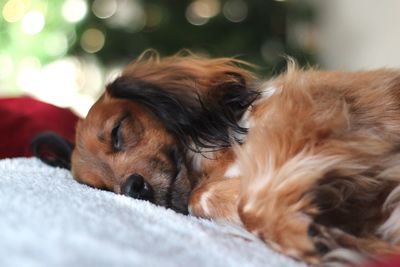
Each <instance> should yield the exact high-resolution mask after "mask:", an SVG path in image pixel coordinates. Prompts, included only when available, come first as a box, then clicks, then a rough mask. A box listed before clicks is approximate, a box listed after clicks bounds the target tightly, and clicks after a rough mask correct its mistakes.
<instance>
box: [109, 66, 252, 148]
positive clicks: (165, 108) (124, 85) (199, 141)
mask: <svg viewBox="0 0 400 267" xmlns="http://www.w3.org/2000/svg"><path fill="white" fill-rule="evenodd" d="M189 78H191V77H189ZM208 78H209V79H208V80H207V82H204V81H203V84H201V78H199V81H200V82H199V83H198V84H196V82H197V80H194V81H191V83H190V82H188V81H187V78H186V80H183V82H182V84H179V82H178V83H173V82H168V81H165V82H164V81H163V80H161V81H159V82H157V83H155V82H149V81H147V80H143V79H138V78H133V77H131V76H127V75H125V76H121V77H119V78H117V79H116V80H115V81H114V82H112V83H111V84H109V85H108V86H107V93H108V94H109V95H111V96H112V97H116V98H127V99H131V100H133V101H135V102H137V103H139V104H141V105H143V106H145V107H146V108H148V109H149V110H150V111H151V112H153V113H154V114H155V115H156V116H157V117H158V118H159V119H160V120H161V122H162V123H163V124H164V126H165V127H166V128H167V129H168V130H169V131H170V132H172V133H174V134H175V135H176V136H177V138H178V139H179V140H180V141H181V142H182V143H183V144H184V145H185V146H186V147H188V148H189V149H192V150H195V151H197V152H198V151H204V148H205V149H206V150H207V149H208V150H216V149H221V148H224V147H229V146H231V145H232V142H234V141H236V142H240V141H241V137H242V136H243V134H245V133H246V131H247V129H246V128H244V127H242V126H241V125H240V124H239V120H240V118H241V117H242V115H243V114H244V112H245V111H246V110H247V108H248V107H249V106H250V105H251V104H252V103H253V101H254V100H255V99H257V97H258V96H259V93H258V92H257V91H255V90H251V89H250V87H249V85H248V84H247V81H246V78H245V77H244V76H243V75H241V73H240V72H235V71H227V72H221V73H219V74H218V75H214V76H212V77H211V78H210V77H208Z"/></svg>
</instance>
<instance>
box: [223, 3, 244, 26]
mask: <svg viewBox="0 0 400 267" xmlns="http://www.w3.org/2000/svg"><path fill="white" fill-rule="evenodd" d="M247 11H248V8H247V4H246V3H245V2H244V1H243V0H228V1H227V2H226V3H225V4H224V7H223V13H224V16H225V17H226V18H227V19H228V20H230V21H231V22H241V21H243V20H244V19H246V17H247Z"/></svg>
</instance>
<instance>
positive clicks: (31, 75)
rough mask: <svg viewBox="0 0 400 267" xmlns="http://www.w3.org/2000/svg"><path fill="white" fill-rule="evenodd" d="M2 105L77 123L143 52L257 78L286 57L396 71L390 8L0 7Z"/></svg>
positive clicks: (266, 4)
mask: <svg viewBox="0 0 400 267" xmlns="http://www.w3.org/2000/svg"><path fill="white" fill-rule="evenodd" d="M0 11H1V13H0V97H11V96H20V95H30V96H34V97H35V98H37V99H40V100H42V101H45V102H48V103H52V104H55V105H57V106H60V107H71V108H72V109H73V110H74V111H75V112H76V113H77V114H79V115H80V116H84V115H85V114H86V112H87V110H88V108H89V107H90V106H91V105H92V103H93V102H94V100H95V99H96V98H97V97H98V96H99V95H100V94H101V92H102V90H103V85H104V83H106V82H107V81H109V80H110V79H112V78H113V77H115V76H116V75H118V73H119V72H120V70H121V69H122V68H123V66H124V65H126V64H128V63H129V62H130V61H131V60H132V59H134V58H135V57H137V56H138V55H139V54H140V53H141V52H143V51H144V50H145V49H148V48H154V49H156V50H158V51H159V52H160V54H161V55H171V54H174V53H176V52H178V51H179V50H181V49H183V48H188V49H190V50H192V51H194V52H196V53H199V54H202V55H205V56H210V57H216V56H235V57H238V58H240V59H243V60H247V61H250V62H251V63H254V64H257V65H258V66H259V68H258V70H257V71H258V72H259V75H260V76H261V77H264V78H266V77H269V76H271V75H275V74H277V73H279V72H281V71H282V70H283V69H284V68H285V56H287V55H288V56H292V57H294V58H296V59H297V61H298V62H299V63H300V64H301V65H317V66H320V67H322V68H325V69H344V70H353V69H368V68H374V67H381V66H398V65H399V62H400V60H398V57H400V51H399V49H398V48H399V47H400V32H399V30H398V27H397V25H400V24H399V23H400V1H397V0H384V1H379V2H378V1H375V0H352V1H347V0H335V1H318V0H307V1H306V0H286V1H285V0H192V1H184V0H0Z"/></svg>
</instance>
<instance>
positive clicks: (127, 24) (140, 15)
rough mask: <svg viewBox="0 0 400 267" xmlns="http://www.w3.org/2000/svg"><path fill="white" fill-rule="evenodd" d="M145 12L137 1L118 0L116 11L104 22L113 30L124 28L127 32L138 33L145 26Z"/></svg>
mask: <svg viewBox="0 0 400 267" xmlns="http://www.w3.org/2000/svg"><path fill="white" fill-rule="evenodd" d="M146 20H147V18H146V12H145V10H144V8H143V6H142V4H141V3H140V2H139V1H137V0H119V1H118V6H117V11H116V12H115V14H114V15H113V16H111V17H110V18H108V19H107V20H106V23H107V24H108V25H110V26H111V27H113V28H124V29H125V30H126V31H127V32H131V33H134V32H138V31H141V30H142V29H143V28H144V27H145V26H146Z"/></svg>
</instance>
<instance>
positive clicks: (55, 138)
mask: <svg viewBox="0 0 400 267" xmlns="http://www.w3.org/2000/svg"><path fill="white" fill-rule="evenodd" d="M73 149H74V145H73V144H72V143H71V142H69V141H68V140H66V139H64V138H63V137H61V136H60V135H58V134H56V133H54V132H43V133H39V134H38V135H36V136H35V137H34V138H33V139H32V142H31V150H32V154H33V156H35V157H37V158H39V159H40V160H41V161H43V162H44V163H46V164H48V165H50V166H53V167H60V168H64V169H68V170H70V169H71V154H72V150H73Z"/></svg>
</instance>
